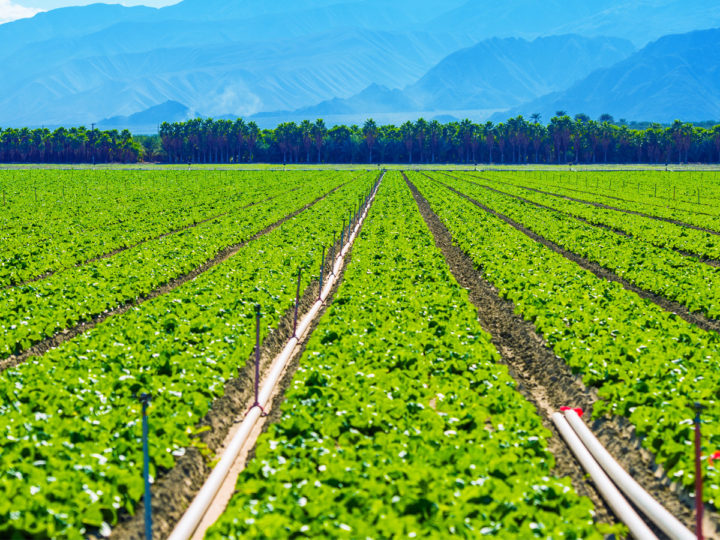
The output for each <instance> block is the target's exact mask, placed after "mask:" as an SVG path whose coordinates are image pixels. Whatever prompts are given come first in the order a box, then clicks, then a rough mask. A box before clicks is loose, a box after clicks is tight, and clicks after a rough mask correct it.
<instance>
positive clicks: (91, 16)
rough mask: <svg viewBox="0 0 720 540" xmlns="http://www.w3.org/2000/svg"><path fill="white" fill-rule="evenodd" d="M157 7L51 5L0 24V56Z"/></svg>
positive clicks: (141, 16)
mask: <svg viewBox="0 0 720 540" xmlns="http://www.w3.org/2000/svg"><path fill="white" fill-rule="evenodd" d="M158 11H159V10H158V9H155V8H149V7H144V6H135V7H125V6H120V5H116V4H113V5H108V4H92V5H89V6H81V7H67V8H60V9H54V10H52V11H48V12H43V13H38V14H37V15H35V16H34V17H32V18H30V19H20V20H18V21H13V22H10V23H5V24H0V43H2V48H0V58H2V57H7V56H11V55H12V54H13V53H14V52H15V51H18V50H22V48H23V47H24V46H26V45H28V44H30V43H37V42H42V41H48V40H53V39H58V38H60V39H66V38H73V37H78V36H82V35H86V34H90V33H95V32H98V31H100V30H102V29H103V28H108V27H110V26H112V25H114V24H118V23H122V22H140V21H146V20H150V19H152V18H153V17H154V16H155V15H156V13H157V12H158ZM2 71H3V72H5V69H3V70H2Z"/></svg>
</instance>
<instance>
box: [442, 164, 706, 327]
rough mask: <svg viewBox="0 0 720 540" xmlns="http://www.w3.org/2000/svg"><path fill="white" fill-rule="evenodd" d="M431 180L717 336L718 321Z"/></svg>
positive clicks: (598, 275)
mask: <svg viewBox="0 0 720 540" xmlns="http://www.w3.org/2000/svg"><path fill="white" fill-rule="evenodd" d="M428 178H431V177H428ZM431 180H433V181H434V182H437V183H438V184H440V185H441V186H443V187H445V188H446V189H448V190H449V191H451V192H453V193H455V194H456V195H457V196H459V197H462V198H464V199H466V200H468V201H469V202H471V203H472V204H474V205H475V206H477V207H478V208H480V209H481V210H484V211H485V212H487V213H489V214H491V215H493V216H495V217H497V218H499V219H501V220H503V221H504V222H505V223H507V224H508V225H510V226H511V227H513V228H515V229H517V230H518V231H520V232H521V233H523V234H525V235H526V236H527V237H528V238H530V239H532V240H534V241H536V242H538V243H540V244H542V245H544V246H545V247H547V248H550V249H551V250H553V251H554V252H555V253H557V254H559V255H562V256H563V257H565V258H566V259H568V260H570V261H572V262H574V263H576V264H577V265H579V266H580V267H582V268H584V269H585V270H587V271H588V272H591V273H592V274H594V275H595V276H596V277H598V278H600V279H604V280H606V281H614V282H616V283H619V284H620V285H621V286H622V287H623V288H624V289H626V290H628V291H630V292H633V293H635V294H637V295H638V296H640V297H641V298H644V299H645V300H648V301H650V302H652V303H654V304H656V305H657V306H658V307H660V308H661V309H663V310H665V311H668V312H670V313H674V314H675V315H677V316H678V317H680V318H681V319H683V320H685V321H686V322H688V323H690V324H694V325H695V326H697V327H698V328H701V329H703V330H705V331H707V332H711V331H714V332H719V333H720V321H717V320H713V319H709V318H707V317H706V316H705V315H703V314H701V313H694V312H691V311H690V310H689V309H688V308H687V307H685V306H684V305H682V304H681V303H679V302H675V301H673V300H669V299H667V298H665V297H664V296H660V295H658V294H655V293H653V292H650V291H647V290H645V289H641V288H640V287H637V286H635V285H633V284H632V283H630V282H629V281H627V280H625V279H623V278H621V277H620V276H618V275H617V274H615V273H614V272H612V271H610V270H608V269H607V268H605V267H603V266H600V265H599V264H597V263H595V262H592V261H590V260H589V259H586V258H585V257H581V256H580V255H577V254H576V253H573V252H572V251H569V250H567V249H565V248H563V247H560V246H559V245H558V244H556V243H555V242H551V241H550V240H548V239H546V238H544V237H542V236H540V235H538V234H536V233H534V232H533V231H531V230H530V229H528V228H527V227H524V226H523V225H521V224H520V223H518V222H516V221H514V220H513V219H511V218H509V217H507V216H506V215H504V214H501V213H499V212H496V211H495V210H493V209H492V208H489V207H487V206H485V205H484V204H482V203H481V202H478V201H476V200H475V199H473V198H472V197H470V196H468V195H466V194H464V193H462V192H460V191H458V190H456V189H455V188H453V187H451V186H449V185H447V184H445V183H443V182H441V181H439V180H437V179H435V178H431Z"/></svg>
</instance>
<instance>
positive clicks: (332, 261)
mask: <svg viewBox="0 0 720 540" xmlns="http://www.w3.org/2000/svg"><path fill="white" fill-rule="evenodd" d="M330 252H331V253H332V254H331V255H330V275H331V276H334V275H335V231H333V241H332V248H331V249H330Z"/></svg>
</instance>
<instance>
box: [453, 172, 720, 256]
mask: <svg viewBox="0 0 720 540" xmlns="http://www.w3.org/2000/svg"><path fill="white" fill-rule="evenodd" d="M459 176H461V177H462V178H464V179H466V180H469V181H472V182H475V183H478V184H480V185H485V186H489V187H492V188H493V189H497V190H499V191H502V192H503V193H507V194H509V195H514V196H517V197H522V198H523V199H526V200H529V201H532V202H535V203H538V204H541V205H544V206H548V207H550V208H553V209H555V210H558V211H559V212H562V213H564V214H569V215H571V216H573V217H577V218H581V219H584V220H586V221H588V222H589V223H590V224H592V225H602V226H606V227H610V228H611V229H613V230H615V231H619V232H621V233H624V234H628V235H630V236H632V237H633V238H637V239H638V240H642V241H644V242H648V243H650V244H652V245H654V246H656V247H659V248H670V249H675V250H680V251H685V252H688V253H690V254H693V255H696V256H697V257H700V258H704V259H714V260H720V236H718V235H716V234H712V233H709V232H706V231H700V230H697V229H691V228H688V227H683V226H680V225H676V224H674V223H669V222H666V221H659V220H656V219H653V218H649V217H644V216H639V215H636V214H628V213H624V212H618V211H617V210H610V209H607V208H600V207H597V206H593V205H591V204H586V203H580V202H575V201H570V200H567V199H563V198H560V197H555V196H552V195H546V194H541V193H538V192H536V191H529V190H527V189H523V187H522V186H521V185H520V186H518V185H515V184H513V183H512V182H507V181H502V183H498V181H497V180H495V181H492V180H488V179H485V178H482V177H478V176H474V175H459Z"/></svg>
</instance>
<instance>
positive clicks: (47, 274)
mask: <svg viewBox="0 0 720 540" xmlns="http://www.w3.org/2000/svg"><path fill="white" fill-rule="evenodd" d="M298 189H300V187H299V186H298V187H296V188H293V189H290V190H288V191H283V192H282V193H278V194H277V195H273V196H272V197H268V198H267V199H263V200H261V201H255V202H252V203H250V204H246V205H244V206H240V207H239V208H235V209H233V210H228V211H227V212H223V213H221V214H217V215H215V216H211V217H209V218H206V219H203V220H201V221H196V222H195V223H191V224H190V225H183V226H182V227H179V228H177V229H173V230H171V231H167V232H164V233H162V234H160V235H158V236H154V237H152V238H146V239H145V240H141V241H140V242H137V243H135V244H132V245H129V246H124V247H119V248H117V249H114V250H112V251H108V252H107V253H103V254H102V255H98V256H97V257H92V258H90V259H86V260H84V261H81V262H78V263H76V264H73V265H72V266H69V267H67V268H62V269H60V270H53V271H51V272H45V273H44V274H41V275H39V276H37V277H34V278H31V279H28V280H26V281H23V282H21V283H16V284H14V285H6V286H5V287H2V288H0V290H7V289H15V288H18V287H23V286H24V285H30V284H32V283H37V282H39V281H44V280H46V279H48V278H50V277H52V276H54V275H56V274H59V273H61V272H65V271H66V270H71V269H73V268H81V267H83V266H85V265H88V264H91V263H94V262H97V261H102V260H104V259H109V258H110V257H114V256H115V255H118V254H120V253H122V252H124V251H128V250H130V249H133V248H136V247H138V246H142V245H143V244H147V243H148V242H153V241H155V240H162V239H163V238H167V237H168V236H173V235H175V234H178V233H181V232H184V231H187V230H189V229H194V228H195V227H199V226H200V225H203V224H205V223H207V222H209V221H212V220H214V219H218V218H221V217H223V216H227V215H228V214H230V213H231V212H239V211H241V210H247V209H248V208H252V207H253V206H257V205H259V204H263V203H266V202H269V201H272V200H273V199H276V198H278V197H280V196H281V195H285V194H287V193H292V192H293V191H297V190H298Z"/></svg>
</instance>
